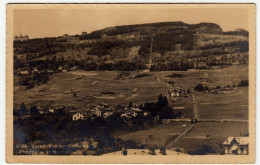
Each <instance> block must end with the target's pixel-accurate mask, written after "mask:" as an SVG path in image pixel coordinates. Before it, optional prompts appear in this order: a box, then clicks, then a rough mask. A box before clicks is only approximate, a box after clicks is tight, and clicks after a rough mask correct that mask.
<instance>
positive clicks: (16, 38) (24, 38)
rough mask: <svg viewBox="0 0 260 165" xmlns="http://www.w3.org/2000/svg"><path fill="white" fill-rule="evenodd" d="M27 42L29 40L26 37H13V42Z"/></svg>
mask: <svg viewBox="0 0 260 165" xmlns="http://www.w3.org/2000/svg"><path fill="white" fill-rule="evenodd" d="M28 40H29V37H28V35H25V36H22V35H20V36H15V37H14V41H28Z"/></svg>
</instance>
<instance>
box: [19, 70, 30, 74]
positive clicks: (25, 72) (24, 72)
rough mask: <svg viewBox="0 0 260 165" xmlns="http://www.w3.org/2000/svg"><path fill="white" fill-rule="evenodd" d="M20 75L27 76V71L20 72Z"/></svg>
mask: <svg viewBox="0 0 260 165" xmlns="http://www.w3.org/2000/svg"><path fill="white" fill-rule="evenodd" d="M20 74H21V75H28V74H29V72H28V71H27V70H24V71H21V72H20Z"/></svg>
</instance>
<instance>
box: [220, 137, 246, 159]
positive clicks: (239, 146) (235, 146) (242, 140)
mask: <svg viewBox="0 0 260 165" xmlns="http://www.w3.org/2000/svg"><path fill="white" fill-rule="evenodd" d="M223 146H224V147H225V154H226V155H248V137H228V138H227V140H225V141H224V143H223Z"/></svg>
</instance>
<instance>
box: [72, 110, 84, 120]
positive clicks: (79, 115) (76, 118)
mask: <svg viewBox="0 0 260 165" xmlns="http://www.w3.org/2000/svg"><path fill="white" fill-rule="evenodd" d="M83 118H84V115H83V114H81V113H79V112H77V113H75V114H74V115H73V116H72V120H83Z"/></svg>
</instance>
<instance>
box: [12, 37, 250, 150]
mask: <svg viewBox="0 0 260 165" xmlns="http://www.w3.org/2000/svg"><path fill="white" fill-rule="evenodd" d="M82 35H86V34H85V32H83V33H82ZM225 37H226V38H225ZM144 38H145V36H142V35H136V34H132V35H114V36H106V35H103V36H102V37H101V38H100V39H86V40H80V39H79V38H77V37H75V36H69V35H68V34H64V35H63V36H61V37H58V38H56V39H55V41H54V44H56V43H57V44H59V45H63V46H65V47H66V46H67V45H74V46H75V45H76V46H80V45H88V44H90V45H91V44H93V43H98V42H104V41H117V40H125V41H129V42H136V41H139V40H142V39H144ZM246 39H247V38H246V37H242V36H240V38H239V37H238V38H236V37H234V36H228V35H227V36H223V35H212V38H211V39H208V38H206V37H205V38H204V39H203V38H202V39H201V40H200V42H199V43H200V44H202V45H207V44H208V43H211V44H212V43H217V42H218V41H221V42H230V40H246ZM28 40H29V37H28V36H27V35H26V36H22V35H21V36H16V37H15V38H14V41H18V42H24V41H28ZM151 45H152V43H151ZM139 49H140V46H134V47H132V48H131V49H130V51H129V52H128V53H126V54H123V55H121V56H117V54H118V50H114V51H113V52H112V54H113V55H104V56H102V57H99V56H97V55H91V56H86V55H87V54H88V51H89V50H90V48H85V49H84V50H82V51H80V53H79V52H77V51H76V50H73V49H68V50H66V52H65V53H64V52H57V53H55V54H54V55H52V56H49V57H48V58H49V59H52V60H54V61H63V60H70V59H71V58H72V57H71V56H67V55H65V54H74V55H75V56H74V55H73V60H78V61H80V60H83V59H84V58H85V59H87V60H89V61H92V62H93V61H94V62H97V63H98V62H100V61H104V62H105V63H108V64H109V63H117V62H118V61H121V60H122V59H124V60H128V61H131V62H134V61H136V60H140V56H139V55H138V50H139ZM237 51H238V49H237V48H233V47H229V48H226V49H224V50H223V52H230V53H229V54H228V55H226V56H216V57H215V58H214V59H209V58H206V57H201V58H187V59H185V60H181V57H182V56H194V55H196V53H197V50H190V51H187V50H182V45H181V44H176V45H175V51H168V52H166V53H165V56H164V58H163V60H162V58H161V57H162V55H161V54H160V53H158V52H157V53H156V52H151V51H150V61H149V64H147V65H146V66H149V67H150V66H151V65H157V63H160V62H165V61H167V62H171V60H173V59H172V57H173V56H174V57H176V58H175V59H174V60H179V62H180V61H181V62H187V63H189V64H191V66H192V68H195V69H208V68H209V66H208V64H209V60H210V61H213V62H214V64H215V65H218V64H223V63H225V64H230V65H232V64H239V63H246V62H247V60H248V59H247V58H246V55H245V54H243V53H242V54H240V55H238V54H237ZM122 52H123V51H121V53H122ZM203 52H205V53H207V50H205V51H201V53H203ZM54 57H55V58H54ZM17 59H18V60H20V61H21V62H23V63H25V67H23V68H16V69H15V71H14V73H15V75H18V76H19V77H25V76H32V75H39V77H41V76H42V75H43V74H46V75H48V74H53V73H58V72H69V71H71V70H77V69H78V66H76V65H75V66H69V65H66V64H65V65H64V64H60V65H58V66H55V67H52V68H47V69H42V68H38V67H37V66H36V67H30V66H29V67H27V66H28V64H27V63H28V62H32V61H34V60H35V59H36V60H47V58H46V57H45V56H40V54H39V53H30V54H18V55H17ZM149 67H148V72H149V71H150V70H149V69H150V68H149ZM143 71H144V72H145V71H147V68H145V69H144V70H143ZM156 78H157V77H156ZM46 79H48V78H46ZM41 81H42V80H41ZM46 81H48V80H46ZM166 83H168V84H169V85H170V86H173V84H174V83H173V82H166ZM38 85H40V84H38ZM28 90H29V89H28ZM215 91H216V90H212V91H211V92H212V93H214V92H215ZM71 93H74V94H75V93H76V92H75V91H71ZM162 96H163V97H165V98H167V99H168V100H171V99H173V98H178V97H185V98H193V96H192V93H191V91H189V90H184V89H181V88H180V87H179V88H176V87H175V88H174V89H172V90H170V91H168V92H167V93H165V94H162ZM32 106H33V105H30V106H27V107H26V109H27V110H30V109H32ZM144 107H145V105H144V104H142V105H139V104H135V103H132V102H129V105H125V106H122V105H121V106H115V105H107V104H104V103H99V104H97V105H88V104H87V105H86V106H84V107H82V108H75V107H73V106H72V105H67V106H63V105H61V106H52V105H50V106H49V107H44V108H43V107H36V108H37V111H38V112H37V113H36V114H37V115H54V114H62V115H65V116H68V117H69V118H70V120H71V121H73V122H80V121H86V120H95V119H97V118H101V119H104V120H106V119H109V117H111V116H113V115H114V114H117V115H119V118H120V119H122V120H123V121H125V122H126V123H128V124H130V125H131V122H129V121H135V118H140V117H141V118H142V117H143V118H146V117H147V118H149V117H152V120H153V121H162V124H167V123H169V122H187V121H188V122H190V123H192V124H196V122H197V119H196V115H195V117H194V118H191V119H187V118H186V116H185V114H181V115H180V116H178V118H174V119H162V120H161V119H160V117H159V115H157V116H152V115H151V111H146V110H144ZM18 113H19V112H18ZM195 113H196V112H195ZM18 116H19V115H18ZM30 117H35V112H34V113H32V112H29V111H28V112H27V113H25V114H23V116H22V118H30ZM221 122H222V121H221ZM188 129H189V128H187V129H186V130H185V131H186V132H185V131H184V133H181V134H180V135H179V136H177V137H176V138H175V139H173V140H172V142H170V143H169V144H171V145H170V146H172V144H173V143H176V142H177V140H178V139H181V138H182V137H183V136H184V135H185V134H186V133H188V131H189V130H188ZM190 129H192V127H190ZM176 139H177V140H176ZM85 143H86V142H85ZM91 144H92V145H91V147H92V148H97V146H98V144H97V142H96V141H94V140H92V143H91ZM81 145H83V146H84V145H85V146H87V147H85V149H88V148H89V147H90V145H89V142H87V144H83V142H82V144H81ZM248 145H249V141H248V136H244V135H243V136H240V137H233V136H230V137H227V139H226V140H225V141H223V143H222V147H223V149H224V153H222V154H235V155H246V154H248V152H249V150H248ZM76 148H77V147H76ZM38 154H40V153H38ZM70 154H84V150H80V151H75V152H74V153H70ZM88 154H91V153H88ZM118 154H120V155H178V154H189V153H187V152H185V151H184V149H183V148H178V149H175V150H172V149H171V147H168V148H161V149H158V148H157V149H155V148H149V147H147V148H142V149H140V148H139V149H136V148H135V149H131V148H124V147H123V148H121V149H120V150H118V151H114V152H110V153H105V154H104V155H118ZM204 154H205V153H204ZM211 154H220V153H211Z"/></svg>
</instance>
